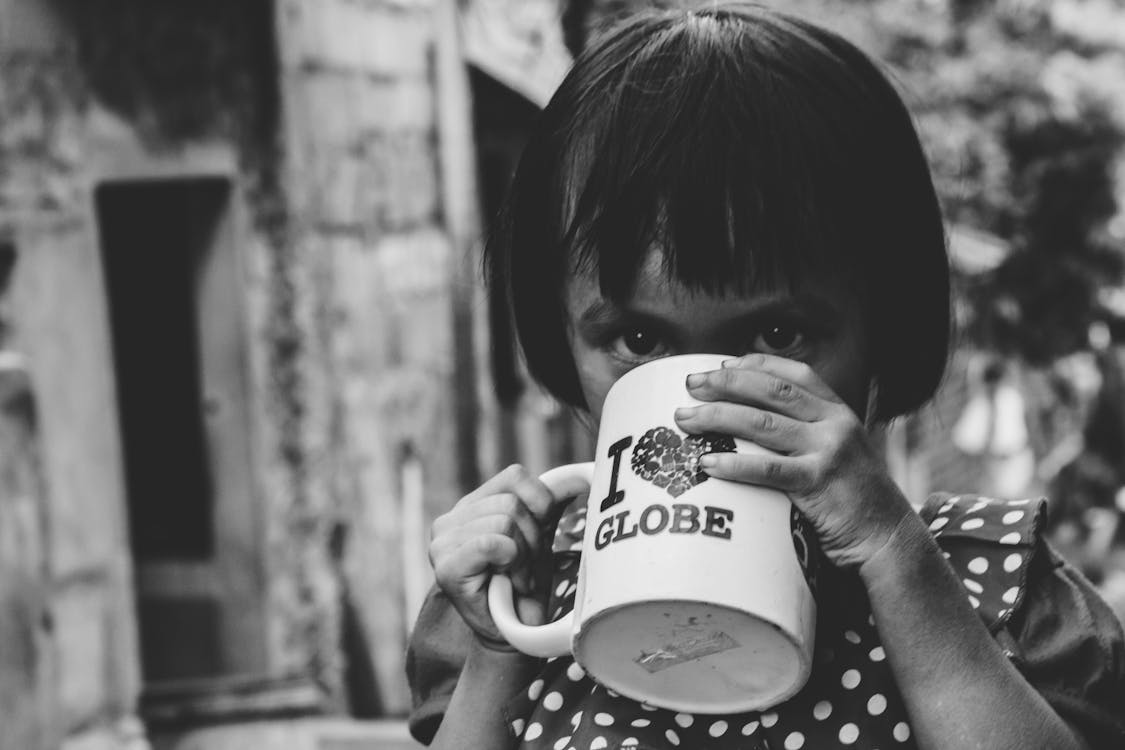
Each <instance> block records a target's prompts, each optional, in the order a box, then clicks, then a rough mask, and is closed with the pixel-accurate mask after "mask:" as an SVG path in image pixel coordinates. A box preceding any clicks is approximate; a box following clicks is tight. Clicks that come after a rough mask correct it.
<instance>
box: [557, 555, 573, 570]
mask: <svg viewBox="0 0 1125 750" xmlns="http://www.w3.org/2000/svg"><path fill="white" fill-rule="evenodd" d="M572 565H574V558H573V557H567V558H564V559H563V561H562V562H561V563H559V570H567V569H568V568H570V566H572Z"/></svg>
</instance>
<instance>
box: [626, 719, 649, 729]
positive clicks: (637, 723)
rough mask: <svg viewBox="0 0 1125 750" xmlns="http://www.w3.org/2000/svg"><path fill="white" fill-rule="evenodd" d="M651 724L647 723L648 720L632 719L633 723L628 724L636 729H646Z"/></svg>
mask: <svg viewBox="0 0 1125 750" xmlns="http://www.w3.org/2000/svg"><path fill="white" fill-rule="evenodd" d="M651 723H652V722H651V721H649V720H648V719H633V721H632V722H630V724H631V726H634V727H638V728H639V727H647V726H648V725H649V724H651Z"/></svg>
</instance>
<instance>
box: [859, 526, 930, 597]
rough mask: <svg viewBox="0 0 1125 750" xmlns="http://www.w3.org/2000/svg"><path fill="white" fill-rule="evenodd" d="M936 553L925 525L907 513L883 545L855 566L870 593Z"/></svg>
mask: <svg viewBox="0 0 1125 750" xmlns="http://www.w3.org/2000/svg"><path fill="white" fill-rule="evenodd" d="M937 551H938V549H937V544H936V543H935V542H934V539H933V536H932V535H931V534H930V530H929V528H927V526H926V522H925V521H923V520H922V517H921V516H919V515H918V514H917V513H915V512H913V511H910V512H908V513H905V514H903V515H902V516H901V517H900V518H899V520H898V522H897V523H896V524H895V526H894V528H893V529H891V531H890V533H889V534H888V535H887V537H886V538H885V539H884V540H883V542H882V543H881V544H880V545H879V546H878V547H877V548H876V549H875V550H874V552H872V553H871V555H869V556H868V557H867V559H865V560H864V561H863V562H862V563H861V564H860V565H859V569H858V572H859V577H860V579H861V580H862V581H863V583H864V586H865V587H866V588H867V589H868V591H871V590H872V589H873V588H877V587H879V586H880V585H882V584H883V583H890V582H892V581H893V580H894V579H895V578H897V577H899V576H901V575H902V574H904V573H907V571H908V570H909V569H910V568H911V566H912V565H913V564H915V563H917V562H918V561H919V560H921V559H923V558H924V557H925V556H927V555H929V554H932V553H937Z"/></svg>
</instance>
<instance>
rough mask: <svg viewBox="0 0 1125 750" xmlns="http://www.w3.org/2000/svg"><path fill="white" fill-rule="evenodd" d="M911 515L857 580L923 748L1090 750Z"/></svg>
mask: <svg viewBox="0 0 1125 750" xmlns="http://www.w3.org/2000/svg"><path fill="white" fill-rule="evenodd" d="M885 491H887V492H894V493H895V494H897V489H895V488H893V487H888V488H886V490H885ZM902 503H903V504H904V505H905V500H903V501H902ZM906 513H908V514H909V515H905V514H904V515H903V516H902V519H901V521H900V522H899V524H898V526H897V527H896V528H895V530H894V532H893V533H892V534H891V535H890V537H889V539H888V540H887V542H886V544H885V545H883V546H882V547H881V548H880V549H879V550H878V551H877V552H875V553H874V554H873V555H872V556H871V557H870V558H869V559H868V560H867V561H866V562H865V563H863V565H861V566H860V568H859V572H860V577H861V578H862V580H863V582H864V585H865V587H866V588H867V591H868V595H869V597H870V599H871V609H872V612H873V613H874V614H875V623H876V626H877V627H878V629H879V636H880V638H881V639H882V642H883V647H884V649H885V651H886V653H887V660H888V661H889V663H890V665H891V668H892V670H893V671H894V674H895V680H896V682H897V684H898V687H899V690H900V691H901V693H902V698H903V701H904V703H905V704H906V707H907V711H908V712H909V714H910V717H911V726H912V729H913V732H914V735H915V738H916V740H917V742H918V746H919V747H922V748H928V749H931V750H938V749H939V748H951V749H952V748H975V747H980V748H989V749H990V750H991V749H992V748H995V749H996V750H1003V748H1020V749H1021V750H1022V749H1032V748H1043V749H1044V750H1087V746H1086V744H1085V742H1083V741H1082V740H1081V739H1080V738H1079V737H1078V736H1077V734H1076V733H1075V732H1074V731H1073V730H1072V729H1071V728H1070V727H1069V726H1068V725H1067V724H1066V723H1065V722H1064V721H1063V720H1062V719H1061V718H1060V717H1059V716H1058V714H1057V713H1055V711H1054V709H1052V708H1051V706H1050V705H1049V704H1048V703H1047V701H1046V700H1044V698H1043V697H1042V696H1041V695H1039V693H1037V692H1036V691H1035V689H1034V688H1033V687H1032V686H1031V685H1030V684H1029V683H1028V682H1027V681H1026V680H1025V679H1024V678H1023V676H1022V675H1021V674H1020V673H1019V672H1018V671H1017V670H1016V668H1015V667H1014V666H1013V665H1012V663H1011V661H1010V660H1009V659H1008V658H1007V657H1006V656H1005V654H1004V653H1003V650H1002V649H1001V648H1000V646H999V644H998V643H997V642H996V641H995V639H993V638H992V636H991V634H989V632H988V630H987V628H985V626H984V623H983V622H982V621H981V619H980V617H978V616H977V613H976V612H974V611H973V609H972V607H971V606H970V605H969V603H968V601H967V599H966V597H965V595H964V591H963V590H962V588H961V585H960V583H959V582H958V581H957V579H956V577H955V576H954V574H953V571H952V569H951V568H950V567H949V565H948V563H946V561H945V559H944V557H943V556H942V554H941V551H940V550H939V549H938V546H937V544H936V542H934V540H933V537H932V536H931V534H930V532H929V529H927V528H926V525H925V523H924V522H923V521H922V519H921V518H920V517H918V516H917V515H915V514H914V513H913V512H912V511H910V510H909V508H907V510H906ZM951 717H955V720H953V721H951V720H950V719H951Z"/></svg>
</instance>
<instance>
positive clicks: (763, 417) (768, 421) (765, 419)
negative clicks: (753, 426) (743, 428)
mask: <svg viewBox="0 0 1125 750" xmlns="http://www.w3.org/2000/svg"><path fill="white" fill-rule="evenodd" d="M777 426H778V425H777V417H775V416H774V415H773V414H772V413H771V412H768V411H759V412H758V424H757V427H758V429H759V430H760V431H761V432H775V431H776V430H777Z"/></svg>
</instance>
